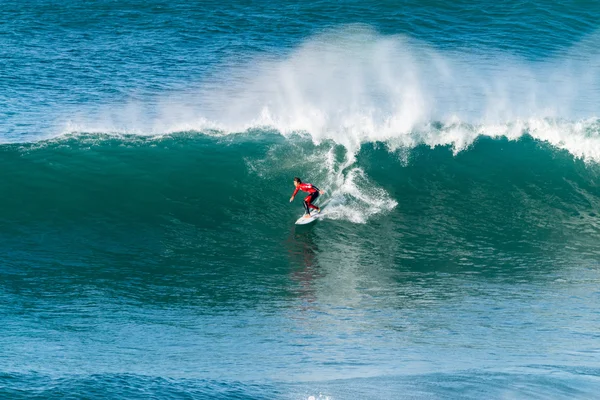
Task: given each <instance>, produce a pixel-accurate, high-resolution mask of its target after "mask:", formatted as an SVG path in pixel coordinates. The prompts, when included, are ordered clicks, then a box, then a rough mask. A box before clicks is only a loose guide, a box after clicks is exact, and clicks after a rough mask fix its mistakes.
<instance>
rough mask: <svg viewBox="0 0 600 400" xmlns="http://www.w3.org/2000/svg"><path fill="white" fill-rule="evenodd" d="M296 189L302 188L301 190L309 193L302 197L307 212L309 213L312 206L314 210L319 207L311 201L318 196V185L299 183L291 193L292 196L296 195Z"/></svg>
mask: <svg viewBox="0 0 600 400" xmlns="http://www.w3.org/2000/svg"><path fill="white" fill-rule="evenodd" d="M298 190H302V191H303V192H307V193H309V195H308V196H306V198H305V199H304V208H305V209H306V213H307V214H310V209H311V208H314V209H315V210H318V209H319V207H317V206H315V205H314V204H312V202H313V201H315V200H316V199H317V197H319V188H318V187H316V186H315V185H313V184H311V183H301V184H299V185H298V186H296V190H294V194H293V195H292V197H295V196H296V193H298Z"/></svg>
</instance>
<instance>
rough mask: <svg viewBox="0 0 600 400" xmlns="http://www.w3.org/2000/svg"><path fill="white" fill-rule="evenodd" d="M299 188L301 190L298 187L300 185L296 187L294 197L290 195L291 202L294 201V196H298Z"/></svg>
mask: <svg viewBox="0 0 600 400" xmlns="http://www.w3.org/2000/svg"><path fill="white" fill-rule="evenodd" d="M298 190H300V188H298V187H297V188H296V190H294V194H293V195H292V197H290V203H291V202H292V201H294V197H296V194H297V193H298Z"/></svg>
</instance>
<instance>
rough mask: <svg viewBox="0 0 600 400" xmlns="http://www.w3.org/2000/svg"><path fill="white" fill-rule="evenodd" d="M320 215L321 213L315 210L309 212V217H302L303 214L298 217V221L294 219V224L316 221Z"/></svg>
mask: <svg viewBox="0 0 600 400" xmlns="http://www.w3.org/2000/svg"><path fill="white" fill-rule="evenodd" d="M320 216H321V213H317V212H316V213H313V214H310V217H308V218H304V215H303V216H301V217H300V218H298V221H296V225H306V224H310V223H311V222H313V221H316V220H317V219H318V218H319V217H320Z"/></svg>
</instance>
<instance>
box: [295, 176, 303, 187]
mask: <svg viewBox="0 0 600 400" xmlns="http://www.w3.org/2000/svg"><path fill="white" fill-rule="evenodd" d="M301 183H302V181H301V180H300V178H298V177H295V178H294V186H298V185H299V184H301Z"/></svg>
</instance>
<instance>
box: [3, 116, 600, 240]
mask: <svg viewBox="0 0 600 400" xmlns="http://www.w3.org/2000/svg"><path fill="white" fill-rule="evenodd" d="M463 128H464V127H463ZM432 129H433V128H432ZM454 129H455V127H445V126H439V127H437V132H436V133H435V134H436V135H438V137H439V139H436V140H439V141H440V142H442V143H443V139H441V138H443V136H444V135H446V132H448V131H452V130H454ZM464 129H466V128H464ZM588 129H597V128H595V127H590V128H588ZM473 136H475V135H473ZM429 137H431V135H430V136H429ZM0 154H1V158H0V165H1V168H0V171H1V172H0V179H1V180H2V182H3V184H4V187H5V190H6V192H7V193H10V196H4V197H3V198H2V199H1V200H0V210H1V211H0V216H1V218H2V220H4V221H5V223H4V224H3V229H7V231H6V232H5V233H8V232H11V231H12V230H14V229H28V227H29V228H33V227H35V226H39V225H40V224H41V225H45V224H57V226H61V225H62V224H74V225H76V226H80V227H84V228H86V229H92V230H93V229H95V227H99V226H96V224H97V223H98V221H104V222H105V223H107V224H109V225H110V224H112V223H118V224H120V225H123V226H124V227H125V228H126V229H127V227H128V225H130V228H131V229H137V228H133V227H136V226H137V225H138V224H140V225H147V226H148V229H152V230H157V231H160V230H164V229H165V228H166V227H167V226H169V225H170V224H172V223H174V222H169V220H171V221H178V223H179V222H182V223H186V224H192V225H194V226H202V227H206V228H210V227H212V228H216V229H218V227H220V226H231V225H235V224H236V223H239V224H241V225H248V226H256V228H253V229H260V228H261V227H260V226H261V225H263V223H262V222H261V221H264V219H265V218H267V215H268V216H269V217H268V219H269V220H271V219H272V221H273V224H274V225H273V226H271V227H270V228H268V229H267V230H270V229H281V228H283V227H285V226H287V225H289V224H290V223H291V222H293V220H294V219H295V218H296V217H297V216H298V214H299V213H300V212H301V204H300V201H297V202H296V204H294V205H291V206H290V205H288V204H287V199H288V198H289V195H290V193H291V192H292V191H293V186H292V185H291V180H292V178H293V177H294V176H298V175H300V176H302V178H303V179H304V180H306V181H310V182H312V183H314V184H316V185H318V186H319V187H321V188H323V189H324V190H325V191H326V192H327V194H326V195H325V196H323V199H322V200H321V202H325V201H326V202H327V208H326V210H325V211H324V218H325V219H332V220H340V221H347V222H352V223H365V222H367V221H368V220H370V219H376V220H389V219H390V218H391V219H394V218H408V217H410V218H419V221H420V222H419V224H418V225H419V226H418V227H416V226H415V227H407V228H406V229H408V230H409V231H411V232H412V233H415V230H418V229H424V230H425V231H430V230H435V229H436V228H435V227H436V226H437V227H439V226H447V227H449V228H450V227H452V229H453V230H456V233H457V234H459V235H470V234H473V233H474V232H478V231H479V234H481V235H485V234H487V233H490V232H492V231H494V230H496V231H497V233H498V234H506V235H509V236H510V235H512V239H510V240H516V241H518V240H520V239H519V238H521V237H522V239H523V240H525V241H527V240H533V239H534V238H535V237H537V235H538V234H541V233H542V232H547V231H552V230H560V231H562V232H563V233H566V232H570V234H572V235H575V236H576V235H577V232H578V230H582V231H581V232H584V231H586V229H588V228H589V229H592V228H595V227H596V223H595V210H597V209H598V200H597V196H598V194H599V193H598V187H597V174H598V171H599V170H598V167H597V166H596V164H595V163H593V162H591V163H590V162H588V163H586V162H584V160H582V159H579V158H576V157H574V156H573V155H572V154H571V153H569V152H568V151H566V150H559V149H557V148H555V147H554V146H551V145H550V144H548V143H547V142H543V141H540V140H537V139H535V138H534V137H533V136H532V135H530V134H524V135H520V136H519V137H518V139H513V140H509V139H508V138H507V137H489V136H477V137H475V138H474V139H473V143H472V144H470V145H469V147H468V148H467V149H465V150H462V151H460V152H457V149H456V147H454V146H452V145H451V144H446V145H439V146H435V147H430V146H429V145H427V144H426V141H422V144H419V145H413V147H405V146H399V145H398V144H393V143H383V142H371V143H364V144H362V145H361V147H360V149H359V150H358V151H356V152H350V151H349V150H348V149H347V148H346V147H345V146H343V145H339V144H337V143H335V142H334V141H331V140H325V141H323V142H321V143H319V144H315V143H314V142H313V140H312V138H311V137H310V136H308V135H304V136H303V135H294V136H291V137H284V136H282V135H280V134H278V133H277V132H274V131H261V130H255V131H252V132H247V133H244V134H237V135H205V134H200V133H197V132H188V133H178V134H171V135H166V136H158V137H143V136H137V135H129V136H127V135H121V136H112V135H100V134H80V135H75V136H68V137H61V138H58V139H54V140H48V141H42V142H37V143H32V144H12V145H8V144H7V145H3V146H2V152H1V153H0ZM236 221H237V222H236ZM543 227H546V228H543ZM558 227H561V228H560V229H558ZM503 232H504V233H503ZM263 234H264V233H262V232H261V233H260V236H262V235H263ZM515 235H516V236H515ZM586 235H587V233H586ZM527 238H529V239H527ZM497 240H498V241H501V240H502V238H501V237H498V238H497Z"/></svg>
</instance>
